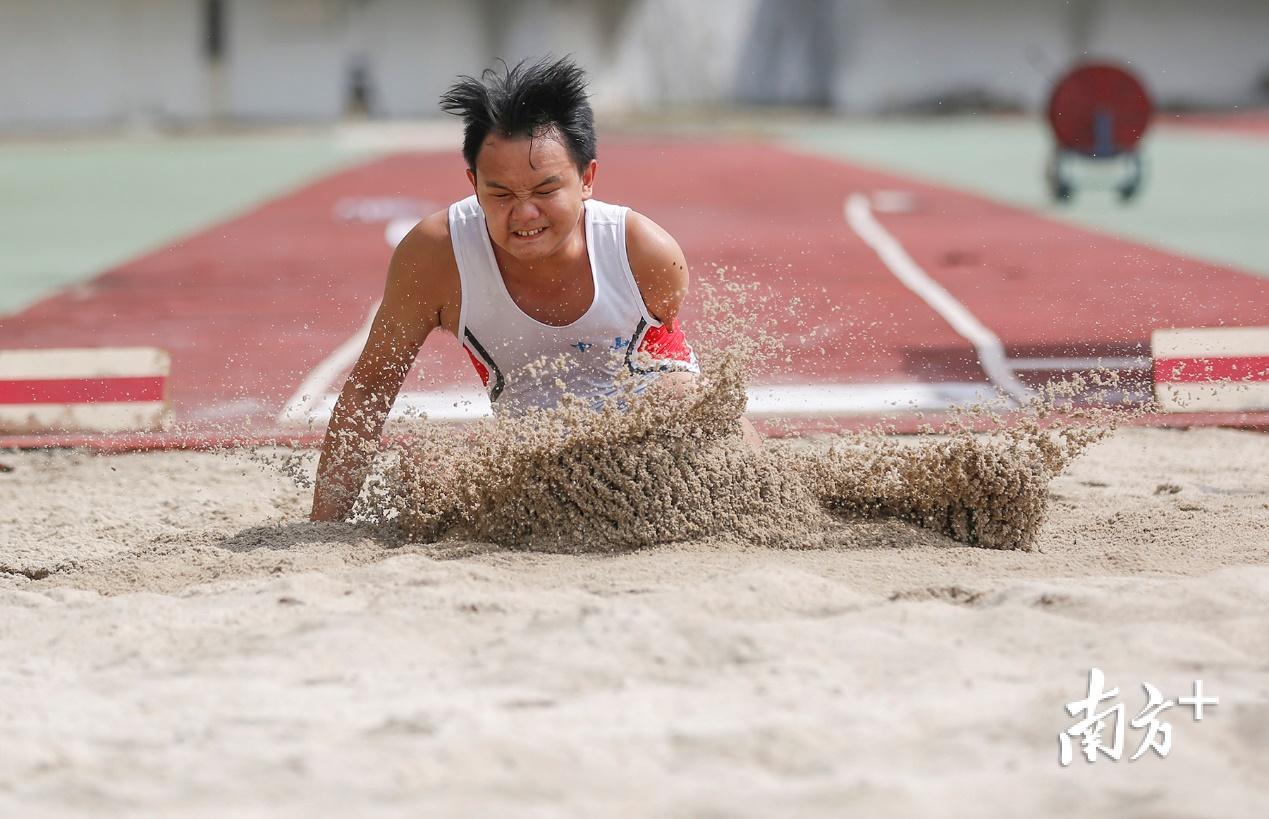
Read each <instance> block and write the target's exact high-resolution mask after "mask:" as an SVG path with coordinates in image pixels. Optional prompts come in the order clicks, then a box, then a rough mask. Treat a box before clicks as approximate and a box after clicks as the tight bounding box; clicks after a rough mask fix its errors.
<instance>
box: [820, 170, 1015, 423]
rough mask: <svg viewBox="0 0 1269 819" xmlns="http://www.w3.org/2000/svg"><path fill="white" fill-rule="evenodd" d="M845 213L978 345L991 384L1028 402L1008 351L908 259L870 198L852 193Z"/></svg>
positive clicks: (909, 284) (893, 267)
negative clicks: (1006, 356) (878, 216)
mask: <svg viewBox="0 0 1269 819" xmlns="http://www.w3.org/2000/svg"><path fill="white" fill-rule="evenodd" d="M845 212H846V223H847V224H849V225H850V227H851V229H852V230H854V231H855V233H856V234H858V235H859V238H861V239H863V240H864V243H865V244H867V245H868V246H869V247H871V248H872V249H873V250H874V251H875V252H876V254H877V255H878V256H880V257H881V261H883V262H884V263H885V265H886V267H888V268H890V272H891V273H893V274H894V275H895V278H897V279H898V280H899V281H900V282H902V283H903V286H904V287H906V288H908V289H909V290H911V291H912V292H913V293H916V294H917V295H918V296H920V297H921V300H922V301H924V302H925V303H926V304H927V305H929V306H930V308H931V309H933V310H934V312H936V313H938V314H939V315H940V316H942V317H943V320H944V321H946V322H947V323H948V324H950V325H951V326H952V329H953V330H955V331H956V332H957V333H958V334H959V335H960V336H961V337H962V338H964V339H965V340H966V341H968V342H969V343H970V344H972V345H974V350H975V351H976V352H977V353H978V363H979V364H980V365H981V366H982V368H983V372H985V373H987V377H988V378H989V379H991V383H993V384H995V385H996V386H997V387H999V388H1000V389H1001V390H1003V391H1004V392H1006V393H1008V395H1009V396H1010V397H1011V398H1013V399H1014V400H1015V401H1018V402H1023V401H1026V400H1027V398H1028V397H1030V395H1031V390H1029V389H1028V388H1027V386H1026V385H1025V384H1023V383H1022V382H1021V381H1019V380H1018V377H1017V376H1016V375H1014V372H1013V370H1012V369H1011V368H1010V366H1009V362H1008V360H1006V358H1005V349H1004V346H1003V345H1002V344H1001V343H1000V339H999V338H998V337H997V336H996V334H995V333H993V332H992V331H991V330H988V329H987V327H986V326H984V325H983V323H982V322H981V321H979V320H978V319H977V318H975V317H974V314H973V313H971V312H969V310H968V309H966V307H965V305H963V304H961V303H960V302H959V301H957V300H956V299H955V298H954V297H953V296H952V294H951V293H948V292H947V290H945V289H944V288H943V286H942V285H941V284H939V283H938V282H936V281H934V280H933V279H931V278H930V276H929V274H927V273H926V272H925V271H924V270H922V269H921V266H920V265H918V264H917V263H916V261H914V260H913V258H912V257H911V256H909V255H908V251H906V250H904V248H903V245H901V244H899V241H898V240H897V239H895V238H894V236H892V235H890V233H889V232H888V231H887V230H886V229H885V228H884V227H882V226H881V223H880V222H878V221H877V219H876V218H875V217H874V216H873V215H872V206H871V205H870V204H869V203H868V197H867V196H865V195H864V194H862V193H852V194H851V195H850V196H848V197H846V205H845Z"/></svg>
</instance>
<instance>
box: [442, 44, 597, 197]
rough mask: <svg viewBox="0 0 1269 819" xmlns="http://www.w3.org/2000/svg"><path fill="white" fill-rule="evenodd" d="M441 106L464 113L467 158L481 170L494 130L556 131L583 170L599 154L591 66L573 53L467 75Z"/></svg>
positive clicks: (512, 134) (469, 164) (516, 134)
mask: <svg viewBox="0 0 1269 819" xmlns="http://www.w3.org/2000/svg"><path fill="white" fill-rule="evenodd" d="M441 110H443V111H445V112H446V113H448V114H454V115H455V116H459V117H462V118H463V126H464V127H463V158H464V159H466V160H467V167H469V168H471V170H472V172H473V173H475V171H476V157H477V155H478V154H479V153H480V146H481V145H482V144H484V141H485V137H487V136H488V135H489V132H490V131H494V132H496V133H498V134H501V135H502V136H504V137H519V136H530V137H532V136H540V135H542V134H544V133H547V132H550V131H555V132H556V133H557V134H558V135H559V136H560V137H561V138H562V140H563V142H564V147H565V148H567V149H568V153H569V156H570V157H572V159H573V162H574V163H575V164H576V165H577V170H578V173H582V172H584V171H585V170H586V166H587V165H589V164H590V161H591V160H592V159H594V158H595V153H596V139H595V115H594V113H593V112H592V111H591V109H590V103H589V102H588V101H587V99H586V72H584V71H583V70H582V69H581V68H580V67H578V65H577V64H576V63H574V62H573V61H572V60H570V59H569V58H568V57H563V58H561V59H558V60H552V59H550V58H549V57H548V58H546V59H543V60H539V61H538V62H535V63H529V61H528V60H522V61H520V62H518V63H516V64H515V65H514V66H510V67H509V66H508V65H507V64H506V63H505V62H504V63H503V64H502V71H501V72H499V71H497V70H495V69H492V68H489V69H486V70H485V71H484V73H482V74H481V75H480V79H476V78H475V77H467V76H463V77H460V78H459V81H458V82H457V83H455V84H454V85H453V86H452V87H451V88H450V89H449V90H448V91H446V92H445V93H444V94H442V95H441Z"/></svg>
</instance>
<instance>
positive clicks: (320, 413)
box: [283, 382, 999, 424]
mask: <svg viewBox="0 0 1269 819" xmlns="http://www.w3.org/2000/svg"><path fill="white" fill-rule="evenodd" d="M748 395H749V403H748V406H747V408H746V409H745V414H746V415H748V416H749V417H751V418H777V417H778V418H790V417H816V416H818V417H828V416H844V415H870V416H873V415H891V414H894V413H899V412H940V411H945V410H947V409H950V408H951V407H953V406H969V405H971V404H977V403H985V402H991V401H992V400H999V394H998V393H997V391H996V390H995V389H993V388H992V387H991V385H990V384H984V383H969V382H944V383H939V384H921V383H888V384H782V385H779V386H755V387H750V388H749V391H748ZM336 398H337V396H336V395H335V394H334V393H333V392H328V393H325V394H323V395H319V396H317V398H316V400H314V401H313V402H311V403H310V404H309V406H308V407H307V408H306V409H305V414H304V415H303V416H298V415H296V416H291V417H289V418H284V419H283V420H287V421H291V422H293V423H294V422H304V423H308V422H311V423H314V424H324V423H326V422H327V421H329V420H330V415H331V412H332V411H333V410H334V408H335V400H336ZM491 412H492V411H491V408H490V406H489V397H488V395H487V394H486V393H485V391H484V390H483V389H481V388H479V387H475V386H473V387H468V388H463V387H459V388H457V389H445V390H431V391H428V392H403V393H401V394H400V395H398V396H397V400H396V402H395V403H393V405H392V412H391V413H390V414H389V417H390V418H393V419H403V418H419V417H422V416H424V415H426V416H427V418H428V420H430V421H474V420H476V419H478V418H485V417H488V416H489V415H490V414H491Z"/></svg>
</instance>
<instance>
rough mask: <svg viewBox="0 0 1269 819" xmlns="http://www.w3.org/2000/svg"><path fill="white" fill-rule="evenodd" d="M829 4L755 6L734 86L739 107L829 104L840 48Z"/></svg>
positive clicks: (784, 0)
mask: <svg viewBox="0 0 1269 819" xmlns="http://www.w3.org/2000/svg"><path fill="white" fill-rule="evenodd" d="M837 5H838V4H837V3H836V2H835V0H761V2H759V4H758V8H757V11H756V12H755V13H754V16H753V25H752V27H751V28H750V30H749V35H748V37H747V38H746V40H745V50H744V52H743V56H742V58H741V63H740V76H739V78H738V81H737V84H736V97H737V98H738V99H739V100H740V101H741V102H749V103H761V104H768V105H809V106H816V107H823V106H828V105H830V104H832V101H833V99H832V92H833V81H834V73H835V72H836V69H837V65H838V60H839V56H838V53H837V49H838V48H839V47H840V43H839V38H838V36H837V24H838V13H837Z"/></svg>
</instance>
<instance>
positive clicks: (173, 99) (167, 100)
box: [0, 0, 207, 129]
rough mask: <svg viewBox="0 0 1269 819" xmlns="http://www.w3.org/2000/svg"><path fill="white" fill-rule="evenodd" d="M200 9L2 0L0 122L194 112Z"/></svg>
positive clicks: (199, 84) (180, 0)
mask: <svg viewBox="0 0 1269 819" xmlns="http://www.w3.org/2000/svg"><path fill="white" fill-rule="evenodd" d="M198 12H199V6H198V3H197V0H0V128H6V127H7V128H19V129H23V128H45V127H53V126H66V125H71V126H95V125H113V124H119V123H126V122H131V121H140V122H144V121H148V120H157V121H165V120H172V119H178V120H179V119H188V118H190V117H196V116H200V115H201V114H202V112H203V111H204V108H205V97H206V90H207V89H206V85H205V82H204V76H203V72H202V53H201V51H200V48H199V40H198V38H199V36H200V34H199V32H200V29H201V18H200V17H199V14H198Z"/></svg>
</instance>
